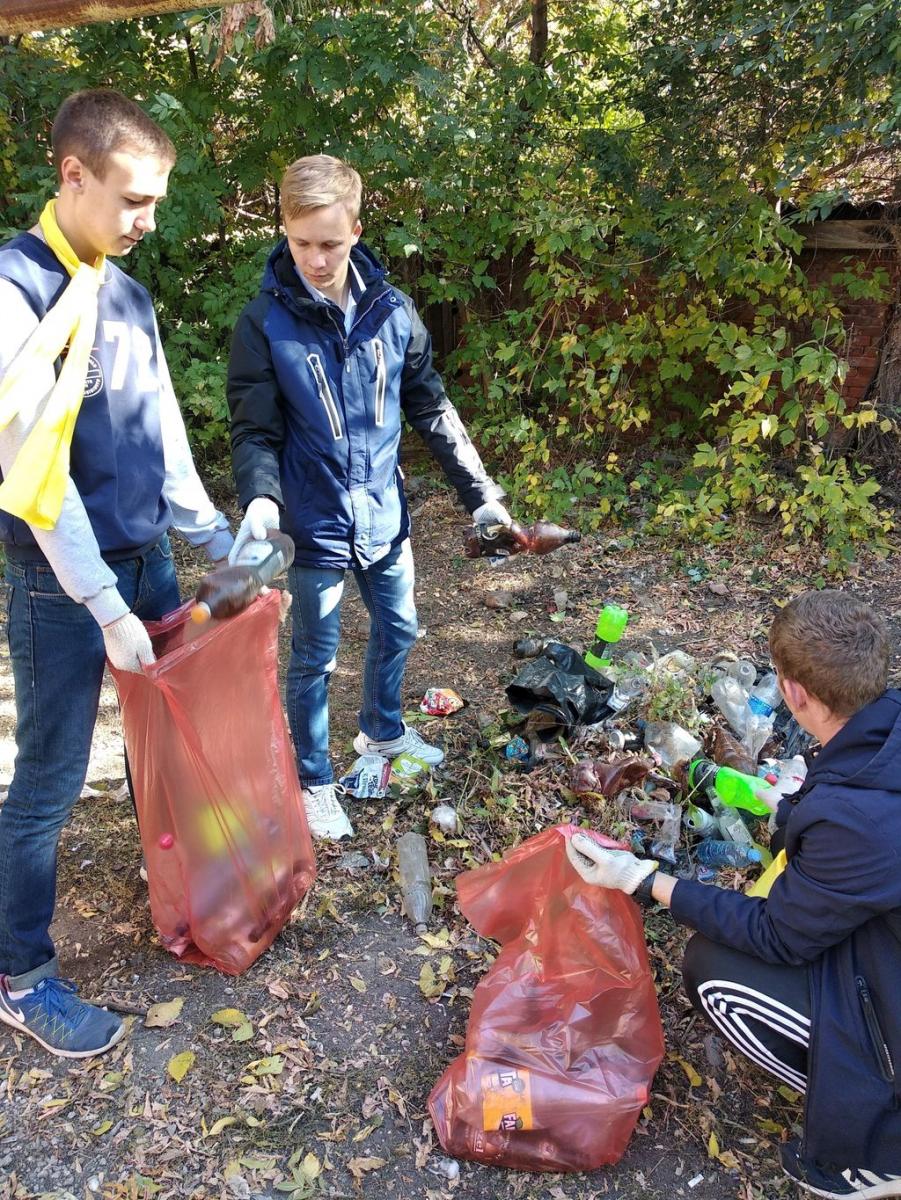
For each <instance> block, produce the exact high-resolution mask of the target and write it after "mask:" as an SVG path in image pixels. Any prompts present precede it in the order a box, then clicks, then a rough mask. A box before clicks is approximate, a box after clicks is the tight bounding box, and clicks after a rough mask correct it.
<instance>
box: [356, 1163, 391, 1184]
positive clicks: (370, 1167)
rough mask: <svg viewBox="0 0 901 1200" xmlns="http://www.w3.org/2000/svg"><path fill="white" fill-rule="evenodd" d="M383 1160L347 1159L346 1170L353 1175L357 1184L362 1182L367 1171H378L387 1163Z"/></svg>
mask: <svg viewBox="0 0 901 1200" xmlns="http://www.w3.org/2000/svg"><path fill="white" fill-rule="evenodd" d="M387 1161H388V1160H387V1159H384V1158H365V1157H364V1158H351V1159H348V1162H347V1169H348V1171H350V1173H351V1175H353V1177H354V1179H355V1180H356V1181H357V1183H362V1182H363V1175H364V1174H365V1173H366V1172H367V1171H378V1170H379V1168H380V1167H383V1166H384V1165H385V1163H386V1162H387Z"/></svg>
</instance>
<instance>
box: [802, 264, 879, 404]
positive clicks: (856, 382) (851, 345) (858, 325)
mask: <svg viewBox="0 0 901 1200" xmlns="http://www.w3.org/2000/svg"><path fill="white" fill-rule="evenodd" d="M798 261H799V265H800V266H801V268H802V270H803V271H804V274H805V275H806V276H807V278H808V279H809V280H810V281H811V282H812V283H825V284H827V285H828V284H829V282H830V280H831V278H832V277H833V276H834V275H835V274H836V273H837V272H840V271H844V270H847V268H848V266H849V265H851V263H855V262H856V263H864V264H865V265H866V266H872V267H873V268H874V269H875V268H876V267H882V268H883V270H885V271H887V272H888V275H889V279H890V281H891V282H890V287H889V298H888V299H887V300H886V301H885V302H879V301H876V300H857V299H851V298H850V297H849V296H848V295H847V294H846V293H845V292H844V291H842V290H836V291H835V297H836V300H837V302H838V304H839V306H840V308H841V310H842V316H843V319H844V324H845V333H846V337H847V343H846V351H845V357H846V358H847V359H848V363H849V368H848V375H847V378H846V379H845V383H844V387H843V388H842V397H843V398H844V399H845V400H846V401H847V403H848V406H849V407H850V408H854V407H856V406H857V405H858V404H859V403H860V401H861V400H862V399H863V397H864V395H865V394H866V391H867V388H868V387H869V386H870V384H871V382H872V381H873V377H874V376H875V374H876V370H877V367H878V365H879V350H880V346H881V344H882V340H883V337H884V335H885V332H886V329H887V328H888V324H889V321H890V320H891V318H892V315H893V312H894V311H895V309H896V307H897V304H898V296H899V291H901V256H899V254H898V253H895V252H893V251H892V250H833V249H823V248H818V249H812V250H804V251H802V252H801V254H800V255H799V259H798Z"/></svg>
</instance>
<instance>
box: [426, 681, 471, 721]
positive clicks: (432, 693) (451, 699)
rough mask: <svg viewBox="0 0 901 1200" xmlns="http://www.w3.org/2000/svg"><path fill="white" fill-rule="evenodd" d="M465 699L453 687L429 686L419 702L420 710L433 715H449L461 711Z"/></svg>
mask: <svg viewBox="0 0 901 1200" xmlns="http://www.w3.org/2000/svg"><path fill="white" fill-rule="evenodd" d="M464 703H465V701H464V699H463V697H462V696H460V695H458V694H457V693H456V692H455V691H454V690H453V688H427V689H426V693H425V695H424V696H423V698H422V700H421V701H420V704H419V711H420V712H424V713H428V714H429V716H431V717H449V716H450V714H451V713H455V712H459V711H460V709H461V708H462V707H463V705H464Z"/></svg>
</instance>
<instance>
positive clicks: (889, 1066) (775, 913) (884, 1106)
mask: <svg viewBox="0 0 901 1200" xmlns="http://www.w3.org/2000/svg"><path fill="white" fill-rule="evenodd" d="M794 800H795V803H794V804H793V805H792V807H791V810H790V812H789V815H788V820H787V822H786V826H785V833H786V839H785V850H786V854H787V856H788V866H787V868H786V869H785V871H784V872H783V873H782V874H781V875H780V876H779V878H778V879H777V880H776V882H775V883H774V884H773V888H772V891H771V892H770V895H769V897H768V898H767V899H766V900H762V899H752V898H751V897H749V896H743V895H741V894H740V893H738V892H729V891H725V890H724V889H722V888H715V887H706V886H704V885H703V884H699V883H694V882H692V881H689V880H680V881H679V882H678V883H677V884H676V886H675V889H674V891H673V896H672V905H671V907H672V913H673V916H674V917H675V918H676V920H677V921H680V922H681V923H682V924H684V925H689V926H691V927H692V928H693V929H698V930H700V932H701V933H703V934H704V935H705V936H706V937H708V938H710V939H712V940H713V941H716V942H721V943H723V944H724V945H728V946H733V947H734V948H735V949H737V950H741V951H743V952H744V953H746V954H751V955H756V956H757V957H758V958H761V959H763V960H764V961H765V962H769V963H788V964H794V965H800V964H807V966H808V971H809V978H810V998H811V1044H810V1056H809V1062H808V1088H807V1097H806V1110H805V1142H804V1147H803V1151H804V1153H805V1155H807V1156H808V1157H810V1158H813V1159H815V1160H816V1161H817V1162H820V1163H822V1164H829V1165H834V1166H836V1167H839V1168H844V1167H863V1168H865V1169H869V1170H872V1171H880V1172H885V1173H891V1174H901V1083H899V1075H898V1070H901V692H899V691H895V690H890V691H887V692H885V693H884V694H883V695H882V696H881V697H880V698H879V699H878V700H875V701H874V702H873V703H872V704H869V705H867V707H866V708H863V709H861V711H860V712H858V713H855V715H854V716H853V717H852V718H851V719H850V720H849V721H848V722H847V724H846V725H845V726H844V727H843V728H842V729H841V730H840V731H839V732H838V733H837V734H836V735H835V736H834V737H833V738H831V739H830V740H829V742H828V743H827V744H826V745H825V746H824V747H823V749H822V750H821V752H820V754H819V755H818V757H817V758H816V760H815V761H814V764H813V766H812V768H811V770H810V773H809V774H808V776H807V779H806V781H805V783H804V786H803V788H802V789H801V791H800V792H799V793H798V795H797V797H794Z"/></svg>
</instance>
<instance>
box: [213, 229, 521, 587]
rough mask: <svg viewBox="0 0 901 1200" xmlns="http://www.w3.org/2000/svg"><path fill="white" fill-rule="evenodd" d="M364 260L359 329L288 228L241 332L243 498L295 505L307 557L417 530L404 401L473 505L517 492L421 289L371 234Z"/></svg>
mask: <svg viewBox="0 0 901 1200" xmlns="http://www.w3.org/2000/svg"><path fill="white" fill-rule="evenodd" d="M351 262H352V264H353V266H354V267H355V268H356V271H357V272H358V274H359V276H360V279H361V280H362V283H363V292H362V294H361V295H360V296H359V297H358V298H357V309H356V315H355V318H354V322H353V325H352V327H351V329H350V331H349V332H346V331H345V326H344V314H343V313H342V311H341V309H340V308H339V307H338V305H336V304H333V303H332V302H331V301H329V300H323V299H314V298H313V297H312V296H311V295H310V293H309V292H308V291H307V289H306V288H305V287H304V285H303V283H302V282H301V280H300V279H299V278H298V275H297V272H296V271H295V268H294V262H293V260H292V258H291V255H290V252H289V250H288V247H287V244H286V242H284V241H282V242H280V243H279V244H278V245H277V246H276V248H275V250H274V251H273V252H272V254H271V255H270V257H269V261H268V263H267V266H266V270H265V273H264V275H263V282H262V286H261V289H260V292H259V294H258V296H257V297H256V299H254V300H253V301H251V303H250V304H249V305H248V306H247V307H246V308H245V309H244V311H243V313H242V314H241V316H240V318H239V319H238V324H237V326H236V328H235V332H234V337H233V340H232V352H231V360H230V363H229V372H228V403H229V408H230V410H231V415H232V459H233V463H234V471H235V480H236V483H237V489H238V499H239V501H240V503H241V504H242V505H244V506H245V507H246V506H247V505H248V504H249V503H250V501H251V500H253V499H254V497H256V496H270V497H272V499H274V500H276V501H277V502H278V503H279V505H281V507H282V509H283V514H282V519H281V525H282V528H283V529H284V531H285V532H286V533H288V534H289V535H290V536H291V537H292V538H293V539H294V543H295V547H296V555H295V561H296V562H297V563H298V564H299V565H301V566H311V567H336V568H345V567H349V566H351V565H356V566H360V567H362V568H364V569H365V568H366V567H368V566H371V565H372V564H373V563H375V562H377V561H378V560H379V559H380V558H382V557H383V556H384V555H385V554H387V553H388V551H389V550H390V549H391V548H392V546H395V545H397V544H398V543H399V542H401V541H402V540H403V539H404V538H405V537H407V535H408V533H409V528H410V524H409V517H408V515H407V506H406V502H405V500H404V494H403V483H402V479H403V476H402V474H401V471H400V467H399V464H398V450H399V446H400V435H401V414H403V415H404V416H406V418H407V420H408V421H409V422H410V424H411V425H412V426H413V428H414V429H415V430H416V431H417V432H418V433H419V434H420V436H421V437H422V438H423V440H424V441H425V443H426V445H427V446H428V447H429V449H430V450H431V451H432V453H433V454H434V455H435V457H436V458H437V460H438V462H439V463H440V464H441V467H442V468H443V470H444V473H445V475H446V476H447V478H448V480H449V481H450V482H451V483H452V484H453V485H454V487H455V488H456V490H457V493H458V495H459V496H460V499H461V501H462V502H463V504H464V505H465V506H466V508H467V509H469V511H470V512H471V511H473V510H474V509H475V508H477V507H478V506H479V505H480V504H483V503H485V501H487V500H491V499H496V498H498V497H500V496H502V495H503V494H504V493H503V489H502V488H500V487H499V486H498V485H497V484H495V483H494V482H493V481H492V480H491V479H490V477H489V476H488V474H487V473H486V471H485V468H484V467H483V465H482V461H481V459H480V458H479V455H478V452H477V451H476V449H475V447H474V446H473V444H472V442H471V441H470V439H469V436H468V434H467V433H466V430H465V429H464V428H463V424H462V422H461V421H460V418H459V416H458V415H457V412H456V409H455V408H454V406H453V405H452V404H451V402H450V400H448V398H447V395H446V393H445V391H444V386H443V384H442V382H441V378H440V376H439V375H438V373H437V371H436V370H435V368H434V366H433V365H432V348H431V340H430V338H429V335H428V332H427V331H426V328H425V326H424V325H423V323H422V321H421V320H420V318H419V315H418V313H417V312H416V308H415V306H414V304H413V301H412V300H411V299H410V297H409V296H407V295H405V294H404V293H403V292H401V291H399V290H398V289H397V288H395V287H393V286H392V285H391V284H389V283H387V282H386V280H385V270H384V268H383V267H382V266H381V264H380V263H379V262H378V260H377V259H376V258H375V256H374V255H373V254H372V252H371V251H370V250H369V249H368V248H367V247H365V246H363V245H361V244H358V245H356V246H355V247H354V249H353V250H352V252H351Z"/></svg>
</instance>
